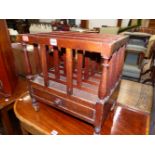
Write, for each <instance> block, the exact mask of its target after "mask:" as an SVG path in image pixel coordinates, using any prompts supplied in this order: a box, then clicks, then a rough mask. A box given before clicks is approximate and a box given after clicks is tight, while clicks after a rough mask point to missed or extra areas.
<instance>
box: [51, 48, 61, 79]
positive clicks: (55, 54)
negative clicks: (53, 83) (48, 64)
mask: <svg viewBox="0 0 155 155" xmlns="http://www.w3.org/2000/svg"><path fill="white" fill-rule="evenodd" d="M53 58H54V69H55V78H56V79H60V70H59V51H58V49H54V52H53Z"/></svg>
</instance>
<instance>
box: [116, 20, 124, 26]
mask: <svg viewBox="0 0 155 155" xmlns="http://www.w3.org/2000/svg"><path fill="white" fill-rule="evenodd" d="M122 21H123V20H122V19H117V26H118V27H121V26H122Z"/></svg>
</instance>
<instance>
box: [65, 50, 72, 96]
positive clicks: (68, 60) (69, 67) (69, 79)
mask: <svg viewBox="0 0 155 155" xmlns="http://www.w3.org/2000/svg"><path fill="white" fill-rule="evenodd" d="M66 78H67V94H69V95H71V94H73V53H72V50H71V49H70V48H66Z"/></svg>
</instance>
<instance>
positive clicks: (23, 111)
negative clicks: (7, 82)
mask: <svg viewBox="0 0 155 155" xmlns="http://www.w3.org/2000/svg"><path fill="white" fill-rule="evenodd" d="M125 84H128V81H126V83H125ZM122 96H123V95H122ZM136 97H139V96H137V95H136V94H135V98H136ZM129 98H130V97H129ZM14 112H15V114H16V117H17V118H18V119H19V121H20V124H21V128H22V131H23V134H24V135H25V134H33V135H39V134H41V135H44V134H45V135H50V134H58V135H91V134H92V133H93V127H92V125H90V124H88V123H85V122H83V121H81V120H79V119H77V118H75V117H72V116H69V115H66V114H65V113H62V112H60V111H58V110H56V109H54V108H49V106H48V105H45V104H43V103H40V111H38V112H35V111H34V109H33V108H32V100H31V97H30V95H29V94H28V93H25V94H23V95H22V96H21V97H20V98H19V99H18V100H17V101H16V103H15V104H14ZM148 128H149V115H145V114H143V113H140V112H137V111H133V110H132V109H128V108H127V107H122V106H117V107H116V110H115V113H114V111H112V112H110V114H109V116H108V118H107V120H106V121H105V123H104V128H102V130H101V135H107V134H108V135H109V134H111V135H146V134H148Z"/></svg>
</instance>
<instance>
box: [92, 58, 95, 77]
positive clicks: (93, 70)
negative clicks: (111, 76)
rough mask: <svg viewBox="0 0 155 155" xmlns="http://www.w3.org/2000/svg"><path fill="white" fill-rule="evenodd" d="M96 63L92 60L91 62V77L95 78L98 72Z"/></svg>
mask: <svg viewBox="0 0 155 155" xmlns="http://www.w3.org/2000/svg"><path fill="white" fill-rule="evenodd" d="M95 69H96V61H95V60H92V61H91V76H93V75H94V74H95V72H96V70H95Z"/></svg>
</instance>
